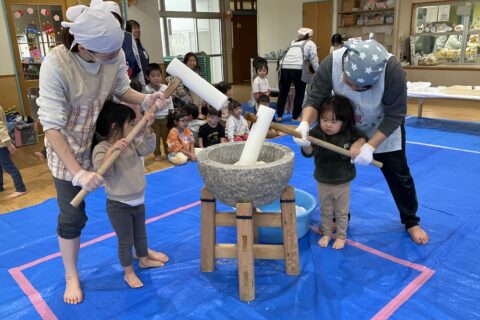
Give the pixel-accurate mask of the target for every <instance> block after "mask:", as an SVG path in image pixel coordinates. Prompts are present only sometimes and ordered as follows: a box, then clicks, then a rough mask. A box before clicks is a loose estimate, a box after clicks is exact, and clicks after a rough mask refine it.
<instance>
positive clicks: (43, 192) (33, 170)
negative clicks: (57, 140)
mask: <svg viewBox="0 0 480 320" xmlns="http://www.w3.org/2000/svg"><path fill="white" fill-rule="evenodd" d="M232 97H233V98H234V99H235V100H238V101H240V102H245V101H247V100H249V99H250V86H249V85H248V84H242V85H234V86H233V88H232ZM408 114H409V115H416V114H417V101H416V100H415V99H412V100H410V101H409V104H408ZM423 116H424V117H431V118H443V119H452V120H464V121H478V122H480V104H479V103H478V102H476V103H475V102H472V101H465V100H453V99H451V100H441V99H427V100H425V102H424V106H423ZM40 140H41V141H40V143H38V144H36V145H31V146H25V147H21V148H18V151H17V152H16V153H15V154H14V155H13V156H12V159H13V161H14V162H15V164H16V166H17V168H18V169H19V170H20V171H21V173H22V176H23V179H24V181H25V184H26V186H27V190H28V192H27V194H26V195H24V196H22V197H19V198H17V199H13V200H8V201H7V200H5V199H4V198H5V196H6V195H8V194H9V193H11V192H13V191H14V190H13V184H12V180H11V178H10V175H8V174H6V173H4V187H5V191H4V192H2V193H0V213H6V212H10V211H14V210H17V209H21V208H25V207H29V206H32V205H35V204H38V203H40V202H43V201H45V200H46V199H49V198H52V197H55V194H56V193H55V188H54V186H53V182H52V178H51V174H50V171H49V169H48V167H47V164H46V162H42V161H40V160H39V159H37V158H36V157H35V156H34V152H35V151H40V150H41V149H42V146H43V137H40ZM145 166H146V168H147V170H148V171H149V172H154V171H157V170H161V169H164V168H167V167H170V166H171V165H170V163H169V162H168V161H161V162H155V161H153V157H152V156H149V157H146V159H145Z"/></svg>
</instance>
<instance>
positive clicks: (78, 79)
mask: <svg viewBox="0 0 480 320" xmlns="http://www.w3.org/2000/svg"><path fill="white" fill-rule="evenodd" d="M66 16H67V19H68V20H69V22H67V21H63V22H62V27H63V29H62V45H59V46H57V47H55V48H53V49H52V50H51V51H50V52H49V53H48V54H47V56H46V57H45V59H44V61H43V63H42V68H41V69H40V83H39V86H40V95H39V98H38V99H37V104H38V106H39V110H38V117H39V120H40V122H41V124H42V126H43V130H44V131H45V146H46V149H47V158H48V166H49V168H50V170H51V171H52V175H53V181H54V184H55V188H56V191H57V202H58V206H59V208H60V213H59V217H58V225H57V234H58V241H59V245H60V252H61V254H62V260H63V265H64V268H65V279H66V288H65V294H64V301H65V303H68V304H77V303H80V302H82V300H83V292H82V289H81V287H80V280H79V276H78V270H77V260H78V252H79V248H80V234H81V231H82V229H83V227H84V226H85V223H86V221H87V216H86V214H85V202H82V203H81V204H80V205H79V206H78V208H75V207H73V206H71V205H70V201H71V200H72V199H73V198H74V197H75V196H76V195H77V193H78V192H79V191H80V190H81V189H82V188H83V189H85V190H87V191H92V190H94V189H96V188H97V187H99V186H100V185H101V184H102V182H103V177H102V176H101V175H99V174H97V173H96V172H94V171H91V170H92V159H91V144H92V140H93V135H94V132H95V125H96V121H97V117H98V114H99V113H100V110H101V109H102V107H103V105H104V103H105V101H106V100H107V99H110V98H111V97H112V96H116V97H117V98H118V99H120V100H122V101H125V102H127V103H132V104H143V105H147V106H151V105H152V104H153V103H156V104H157V106H158V107H159V108H163V107H165V102H164V99H163V94H162V93H159V92H158V93H155V94H151V95H145V94H143V93H139V92H137V91H134V90H132V89H130V80H129V79H128V76H127V71H126V63H125V56H124V55H123V51H121V50H120V49H121V48H122V43H123V31H122V29H121V28H120V24H119V22H118V21H117V20H116V19H115V18H114V16H113V15H112V14H111V13H110V12H107V11H105V10H103V9H98V8H97V9H95V8H90V7H87V6H84V5H78V6H74V7H70V8H68V10H67V12H66Z"/></svg>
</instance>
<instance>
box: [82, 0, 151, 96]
mask: <svg viewBox="0 0 480 320" xmlns="http://www.w3.org/2000/svg"><path fill="white" fill-rule="evenodd" d="M90 7H91V8H98V9H102V10H104V11H107V12H111V13H112V14H113V16H114V17H115V18H116V19H117V20H118V22H119V23H120V27H122V28H123V19H122V12H121V11H120V7H119V6H118V4H117V3H116V2H115V1H103V0H92V2H91V3H90ZM122 50H123V53H124V54H125V59H126V61H127V73H128V77H129V78H130V79H136V80H138V81H140V84H141V85H142V90H143V89H144V88H145V85H146V84H145V74H144V71H145V70H143V69H142V61H141V60H140V53H139V51H138V48H137V42H136V41H135V39H134V37H133V35H132V34H131V33H130V32H128V31H124V39H123V44H122ZM147 65H148V64H147Z"/></svg>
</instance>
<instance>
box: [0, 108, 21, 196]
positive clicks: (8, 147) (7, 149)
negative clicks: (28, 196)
mask: <svg viewBox="0 0 480 320" xmlns="http://www.w3.org/2000/svg"><path fill="white" fill-rule="evenodd" d="M15 151H17V148H15V146H14V145H13V143H12V141H11V140H10V136H9V135H8V129H7V119H6V118H5V113H4V112H3V108H2V106H0V192H2V191H4V188H3V170H5V171H6V172H7V173H8V174H9V175H10V176H11V177H12V180H13V184H14V186H15V192H13V193H11V194H9V195H8V196H7V199H13V198H17V197H20V196H23V195H24V194H25V193H27V189H26V188H25V184H24V183H23V179H22V175H21V174H20V171H18V169H17V167H16V166H15V164H14V163H13V161H12V159H11V158H10V153H15Z"/></svg>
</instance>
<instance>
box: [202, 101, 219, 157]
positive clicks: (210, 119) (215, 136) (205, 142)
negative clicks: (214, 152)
mask: <svg viewBox="0 0 480 320" xmlns="http://www.w3.org/2000/svg"><path fill="white" fill-rule="evenodd" d="M221 115H222V111H217V110H216V109H215V108H213V107H209V108H208V115H207V123H205V124H204V125H202V126H201V127H200V131H199V133H198V143H199V145H200V148H207V147H210V146H213V145H215V144H219V143H223V142H225V128H224V127H223V126H222V125H221V124H220V123H218V122H219V120H220V116H221Z"/></svg>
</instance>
